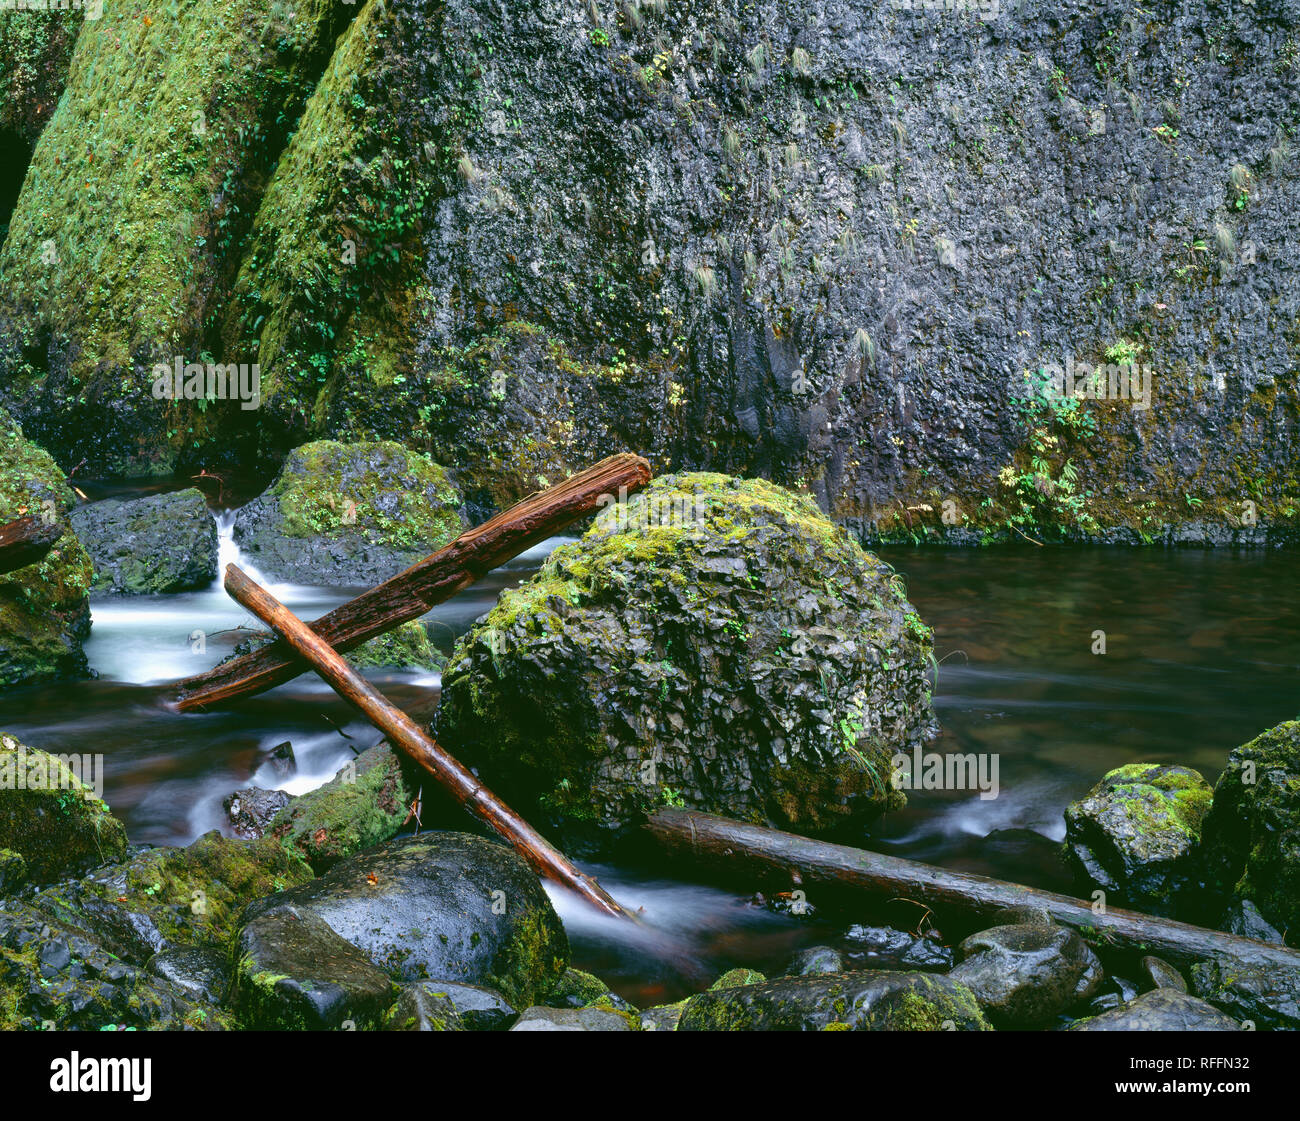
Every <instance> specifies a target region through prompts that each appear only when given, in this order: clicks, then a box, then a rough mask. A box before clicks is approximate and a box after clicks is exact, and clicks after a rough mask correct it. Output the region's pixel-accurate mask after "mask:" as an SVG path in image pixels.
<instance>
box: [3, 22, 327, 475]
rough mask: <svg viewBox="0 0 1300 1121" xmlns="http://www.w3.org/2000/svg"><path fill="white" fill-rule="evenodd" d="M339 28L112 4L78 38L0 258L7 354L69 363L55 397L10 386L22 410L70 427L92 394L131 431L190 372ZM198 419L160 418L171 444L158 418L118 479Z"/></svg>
mask: <svg viewBox="0 0 1300 1121" xmlns="http://www.w3.org/2000/svg"><path fill="white" fill-rule="evenodd" d="M336 11H337V12H338V15H336ZM345 12H346V9H342V10H339V9H336V5H335V4H334V3H333V0H304V2H302V3H299V4H297V5H296V6H294V7H293V8H292V10H291V9H290V7H288V6H286V5H283V4H273V5H270V6H269V7H268V6H267V5H265V4H261V3H255V2H252V0H189V2H187V3H185V4H176V5H172V6H170V7H168V6H163V7H160V6H159V5H157V4H155V3H152V2H151V0H120V2H119V0H114V2H111V3H107V4H105V5H104V10H103V16H102V18H101V19H99V20H94V21H86V22H85V23H84V24H83V26H82V28H81V32H80V34H79V36H78V38H77V43H76V49H75V51H74V53H73V56H72V61H71V65H70V68H69V73H68V80H67V88H66V91H65V95H64V96H63V97H62V99H61V100H60V101H59V103H58V108H57V109H56V110H55V112H54V115H53V116H52V118H51V119H50V121H49V123H48V125H47V126H46V127H45V130H44V132H43V133H42V134H41V137H40V141H39V142H38V144H37V146H36V150H35V152H34V154H33V157H32V161H31V165H30V167H29V169H28V173H27V177H26V179H25V181H24V183H23V188H22V192H21V194H20V196H19V199H18V203H17V205H16V207H15V210H14V214H13V218H12V222H11V225H10V230H9V237H8V239H7V240H6V242H5V244H4V248H3V251H0V274H3V275H4V277H5V281H6V283H5V298H4V300H3V304H4V309H3V310H4V315H3V318H4V319H6V320H7V326H9V327H10V328H12V329H15V330H16V331H17V332H18V334H19V336H20V337H19V338H18V339H17V340H16V341H17V342H18V343H19V344H20V345H21V346H22V347H24V348H25V350H24V353H27V354H39V353H44V352H45V351H46V349H47V347H46V345H45V343H43V342H42V341H41V339H42V336H43V335H49V334H52V335H53V337H54V341H53V343H52V344H50V345H51V347H52V348H53V349H55V350H58V351H62V352H64V353H65V354H66V355H67V357H68V367H67V372H66V375H65V374H64V373H62V372H60V373H59V374H58V375H57V377H51V378H50V379H49V381H48V383H47V380H46V371H45V369H44V368H42V367H41V366H39V365H32V364H28V363H26V362H22V364H21V365H19V367H18V368H17V369H16V370H11V371H9V373H10V374H11V376H12V377H13V378H14V382H15V385H14V388H16V389H17V391H18V392H19V393H21V394H23V395H24V396H26V397H28V398H29V400H30V402H31V404H32V406H33V407H37V408H40V409H41V411H42V412H43V413H46V414H57V415H60V416H62V418H64V420H65V422H67V423H69V424H71V423H72V422H73V421H74V419H75V418H76V417H77V416H78V415H79V413H78V410H79V409H80V408H81V406H82V405H83V404H84V402H85V398H84V397H83V395H87V394H90V395H93V396H94V397H96V398H97V399H98V400H100V401H101V402H106V401H124V402H126V403H128V405H129V406H130V407H129V409H127V410H124V414H123V415H124V416H131V414H136V415H135V417H134V418H133V419H134V421H135V422H136V423H138V422H139V419H140V418H139V414H140V413H142V412H143V411H144V408H143V406H144V404H152V402H151V389H152V381H153V376H152V365H153V363H155V362H159V361H161V362H164V363H167V364H168V365H170V364H171V362H172V360H173V358H174V357H175V356H177V355H181V356H184V357H185V358H187V359H188V360H189V361H199V360H200V358H201V356H200V353H199V351H200V349H201V347H202V345H203V342H204V341H205V338H206V336H205V328H206V327H207V324H206V323H205V317H206V316H207V314H208V313H209V311H210V308H211V306H212V305H213V304H215V303H216V302H218V301H216V300H214V298H213V297H214V294H215V293H216V292H218V291H220V290H221V289H222V287H223V285H224V283H225V282H226V279H227V277H228V273H226V272H225V271H224V270H225V269H226V268H227V266H226V262H225V258H226V256H227V255H228V254H232V253H233V252H235V251H236V249H237V247H238V245H239V243H240V242H241V241H242V238H243V235H244V233H245V231H246V230H247V228H248V224H249V221H250V219H251V216H252V208H253V205H254V203H255V200H256V195H257V192H258V191H259V190H260V188H261V184H262V173H263V172H264V171H266V170H269V168H270V167H271V165H272V163H273V162H274V160H275V157H276V155H277V154H278V152H279V149H280V147H281V145H282V144H283V142H284V137H285V134H286V133H287V132H289V131H290V130H291V128H292V126H293V122H294V120H295V118H296V117H297V115H298V113H299V111H300V109H301V106H302V104H303V101H304V99H305V97H306V95H307V93H308V92H309V91H310V89H311V88H312V86H313V85H314V84H315V81H316V77H317V74H318V71H319V68H320V67H321V65H322V64H323V62H324V57H325V53H326V51H327V50H328V48H329V46H330V44H331V42H332V40H333V36H334V33H335V32H336V30H337V25H336V23H335V21H336V19H338V18H339V16H340V15H343V14H344V13H345ZM21 18H23V19H24V20H26V19H40V18H42V17H41V16H37V15H32V14H30V13H25V14H23V15H22V16H21ZM146 75H147V80H145V78H144V76H146ZM51 251H52V252H51ZM219 360H223V361H230V360H235V361H244V362H249V361H255V357H254V356H250V355H247V354H243V355H237V356H230V357H228V358H224V359H219ZM199 404H204V405H206V402H203V403H199ZM102 407H103V406H102V404H101V409H102ZM191 408H192V406H186V416H187V419H186V420H182V419H180V415H179V413H180V410H178V409H173V410H171V411H172V414H173V415H172V420H171V426H170V427H167V425H166V423H165V422H164V421H163V420H162V417H161V409H160V410H159V413H158V415H157V416H156V418H155V420H154V423H155V424H156V428H154V429H153V430H152V431H149V432H148V433H146V434H143V441H144V446H143V447H139V446H125V445H127V441H126V440H122V444H123V445H124V446H122V447H121V448H119V449H118V450H117V452H116V459H117V461H118V465H119V466H120V467H121V468H122V469H124V470H132V471H135V472H136V473H139V471H140V470H141V467H140V464H139V462H138V461H139V460H140V459H143V460H145V461H148V460H150V459H154V460H157V459H159V458H160V457H161V458H162V459H163V460H165V461H169V460H170V457H171V456H172V455H174V453H175V450H176V449H178V448H179V447H180V446H181V445H182V444H183V443H186V442H193V439H194V437H193V434H192V429H193V425H194V423H195V418H197V417H198V416H199V415H200V414H199V411H198V410H197V409H195V410H194V411H193V413H192V414H190V412H189V410H190V409H191ZM231 408H236V407H235V406H231ZM138 432H139V429H138V428H135V429H133V430H132V432H131V433H130V435H131V436H134V435H136V434H137V433H138ZM122 435H123V433H120V432H116V433H113V436H114V437H115V438H119V439H120V437H121V436H122ZM63 436H64V438H65V439H66V440H67V441H68V442H69V443H70V444H72V445H75V441H76V440H77V439H80V438H83V437H82V434H81V433H80V432H78V433H73V432H72V431H71V430H68V431H65V432H64V433H63ZM164 443H167V444H170V445H171V447H170V450H169V451H168V452H166V453H164V452H163V450H162V444H164ZM164 465H165V463H164Z"/></svg>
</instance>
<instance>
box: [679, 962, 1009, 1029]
mask: <svg viewBox="0 0 1300 1121" xmlns="http://www.w3.org/2000/svg"><path fill="white" fill-rule="evenodd" d="M677 1030H678V1031H990V1030H992V1029H991V1028H990V1027H989V1025H988V1023H987V1021H986V1020H985V1019H984V1015H983V1013H982V1012H981V1011H980V1007H979V1005H978V1004H977V1003H976V1000H975V996H974V994H972V993H971V991H970V990H969V989H968V988H966V987H965V986H964V985H961V984H958V983H957V982H956V981H952V980H949V979H948V978H947V977H940V976H935V975H933V974H929V973H892V972H890V973H886V972H877V971H871V970H866V971H863V972H860V973H822V974H818V975H816V976H813V977H782V978H778V979H777V980H775V981H764V982H762V983H760V984H755V985H740V986H734V987H730V988H725V989H716V988H715V989H710V990H709V991H708V992H706V993H699V994H698V995H696V996H693V997H691V998H690V1000H688V1001H687V1002H686V1008H685V1010H684V1011H683V1013H682V1017H681V1021H680V1022H679V1023H678V1025H677Z"/></svg>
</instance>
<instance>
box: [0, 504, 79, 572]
mask: <svg viewBox="0 0 1300 1121" xmlns="http://www.w3.org/2000/svg"><path fill="white" fill-rule="evenodd" d="M62 536H63V524H62V523H61V522H57V521H50V522H46V521H43V520H42V519H40V518H19V519H18V520H17V521H16V522H10V523H9V524H8V525H3V526H0V575H3V574H4V573H6V572H13V571H15V570H16V569H19V568H26V567H27V566H28V565H29V564H35V563H36V562H37V561H38V560H40V559H41V558H42V557H44V556H45V554H46V553H48V552H49V551H50V550H51V549H52V548H54V543H55V542H56V541H57V540H58V539H59V538H60V537H62Z"/></svg>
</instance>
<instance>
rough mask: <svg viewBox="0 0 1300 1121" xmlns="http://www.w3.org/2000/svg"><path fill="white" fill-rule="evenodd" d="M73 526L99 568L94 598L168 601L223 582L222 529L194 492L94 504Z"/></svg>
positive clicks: (93, 586)
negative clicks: (161, 597) (156, 597)
mask: <svg viewBox="0 0 1300 1121" xmlns="http://www.w3.org/2000/svg"><path fill="white" fill-rule="evenodd" d="M70 520H71V522H72V526H73V528H74V529H75V530H76V531H77V536H78V537H79V538H80V539H81V542H82V544H84V545H85V546H86V551H87V552H88V553H90V559H91V560H92V562H93V563H94V565H95V579H94V582H93V583H92V584H91V591H92V593H93V594H96V595H130V596H143V595H166V594H169V593H172V592H186V591H193V590H195V589H197V588H206V587H207V586H208V585H209V584H211V583H212V581H214V580H215V579H216V578H217V526H216V523H215V522H214V521H213V520H212V515H211V514H210V513H209V512H208V504H207V502H206V500H205V499H204V497H203V495H202V494H201V493H200V492H199V491H197V490H195V489H193V488H190V489H188V490H180V491H172V492H171V493H169V494H153V495H149V496H148V497H146V498H129V499H115V498H109V499H105V500H104V501H102V502H92V503H90V504H88V505H85V506H79V507H78V508H77V509H76V510H74V511H73V512H72V515H71V519H70Z"/></svg>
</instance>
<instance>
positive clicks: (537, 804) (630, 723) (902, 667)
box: [437, 473, 932, 839]
mask: <svg viewBox="0 0 1300 1121" xmlns="http://www.w3.org/2000/svg"><path fill="white" fill-rule="evenodd" d="M930 651H931V639H930V632H929V630H928V628H926V626H925V625H924V624H923V623H922V622H921V620H920V619H919V618H918V617H917V615H916V613H915V611H914V610H913V609H912V607H911V605H910V604H909V603H908V601H907V598H906V595H905V593H904V589H903V585H902V580H901V578H900V577H898V576H897V575H896V574H894V573H893V572H892V571H891V570H890V569H889V568H888V566H886V565H884V564H882V563H881V562H880V561H879V560H877V559H876V558H875V557H873V556H871V555H870V554H869V553H866V552H864V551H863V550H862V549H861V548H859V547H858V546H857V545H856V544H855V543H854V542H853V541H851V540H850V539H849V537H848V536H847V535H846V534H845V533H844V532H843V531H842V530H840V529H838V528H837V527H836V526H834V525H832V524H831V523H830V522H829V521H827V520H826V519H825V518H824V517H823V516H822V515H821V513H820V512H819V511H818V509H817V507H816V506H815V505H814V504H813V502H812V501H811V500H810V499H808V498H806V497H803V496H799V495H796V494H793V493H791V492H789V491H786V490H783V489H781V488H780V487H777V486H773V485H772V484H770V483H767V482H763V481H761V480H741V479H735V478H731V477H729V476H725V475H717V474H703V473H701V474H687V475H675V476H666V477H663V478H660V479H658V480H657V481H656V482H654V483H653V484H652V485H651V486H650V488H648V489H647V490H646V491H645V492H643V493H642V494H639V495H636V496H634V497H633V498H632V499H631V500H629V501H628V502H627V504H626V506H619V505H615V506H612V507H610V508H609V509H607V510H605V511H604V512H603V513H602V514H601V515H600V516H599V517H598V518H597V520H596V522H595V523H594V524H593V525H592V527H591V529H590V530H588V532H587V533H586V535H585V536H584V537H583V538H582V539H581V540H580V541H578V542H576V543H574V544H571V545H565V546H562V547H561V548H559V549H557V550H556V551H555V552H554V553H552V554H551V556H550V558H549V559H548V560H547V561H546V563H545V564H544V565H543V567H542V569H541V571H540V572H539V573H537V575H536V576H534V577H533V578H532V579H531V580H529V581H527V582H526V583H525V584H523V585H522V586H521V587H519V588H518V589H516V590H514V591H508V592H506V593H505V594H503V595H502V596H501V598H500V600H499V602H498V604H497V606H496V607H495V608H494V609H493V610H492V611H491V612H490V613H489V614H488V615H487V616H485V617H484V618H483V619H482V620H481V621H480V622H479V623H478V624H477V625H476V626H475V627H474V628H473V630H471V631H470V632H469V633H468V634H467V635H466V636H465V637H464V638H463V639H462V640H461V641H460V643H459V644H458V645H457V647H456V650H455V652H454V654H453V656H452V659H451V661H450V662H449V664H448V666H447V669H446V670H445V672H444V676H443V690H444V691H443V697H442V702H441V707H440V709H439V712H438V718H437V719H438V730H439V735H440V738H441V739H442V741H443V742H444V743H445V744H446V745H447V747H448V748H449V749H450V750H452V751H453V752H455V753H456V754H457V755H458V756H460V757H461V758H463V759H467V760H472V761H473V762H474V763H475V764H476V765H478V766H479V767H480V768H481V773H482V774H483V775H484V776H485V778H486V779H487V780H488V781H489V782H491V784H492V786H493V787H494V789H498V790H499V792H500V793H501V794H502V796H503V797H505V798H506V799H507V800H508V801H509V802H510V803H511V804H512V805H514V806H515V807H516V808H517V809H519V810H520V812H522V813H524V814H525V815H529V816H531V815H533V814H534V813H535V814H537V815H539V816H538V818H537V819H538V820H542V819H546V818H549V819H550V821H551V823H552V824H553V825H556V826H559V827H563V829H564V830H565V831H566V832H568V833H570V834H573V835H575V836H574V839H577V835H589V834H590V833H591V831H593V830H614V831H617V830H620V829H622V828H623V827H626V826H627V825H629V824H630V823H631V822H633V821H634V820H635V819H636V818H637V816H638V814H640V813H641V812H642V811H644V810H646V809H648V808H650V807H652V806H654V805H656V804H662V803H665V802H666V803H670V804H686V805H690V806H693V807H696V808H699V809H705V810H712V811H715V812H719V813H724V814H729V815H731V816H735V817H742V818H745V819H748V820H760V821H761V820H771V821H774V822H776V823H778V824H779V825H782V826H786V827H790V828H794V829H796V830H797V831H799V832H813V833H816V832H824V831H827V830H829V829H832V828H834V827H835V826H837V825H840V824H843V823H846V822H852V821H860V820H862V819H864V818H870V817H872V816H874V815H876V814H879V813H880V812H881V811H883V810H886V809H890V808H894V807H898V806H901V805H902V804H903V795H902V793H901V791H898V790H895V789H894V788H893V786H892V785H891V783H890V776H891V766H890V761H891V757H892V755H893V753H894V752H895V751H898V750H902V749H909V748H910V746H911V745H912V744H913V743H915V742H916V741H917V740H918V739H919V738H920V737H922V736H924V735H925V734H926V732H927V730H928V729H929V726H930V723H931V720H932V717H931V713H930V708H929V685H928V682H927V679H926V670H927V665H928V661H929V658H930Z"/></svg>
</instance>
